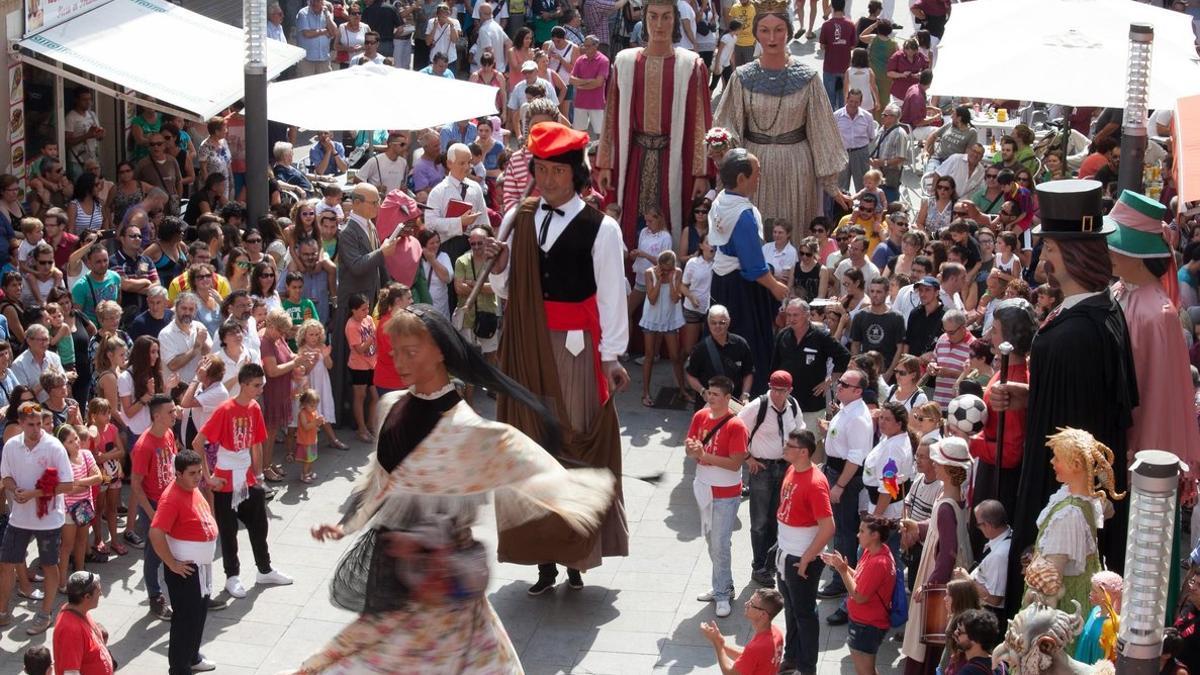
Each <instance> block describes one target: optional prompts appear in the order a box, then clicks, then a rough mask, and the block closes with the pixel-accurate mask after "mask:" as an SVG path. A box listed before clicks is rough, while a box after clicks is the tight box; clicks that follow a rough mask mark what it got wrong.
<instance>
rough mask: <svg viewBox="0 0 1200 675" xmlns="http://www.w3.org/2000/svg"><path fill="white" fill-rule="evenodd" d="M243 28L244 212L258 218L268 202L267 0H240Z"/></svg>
mask: <svg viewBox="0 0 1200 675" xmlns="http://www.w3.org/2000/svg"><path fill="white" fill-rule="evenodd" d="M243 2H244V5H243V12H244V13H243V21H242V23H243V25H244V26H245V30H246V66H245V75H246V83H245V84H246V93H245V97H244V99H243V100H244V103H245V112H244V114H245V116H246V214H247V222H250V223H254V222H257V221H258V218H259V216H262V215H264V214H266V212H267V206H268V205H269V203H270V195H269V194H268V193H267V178H266V176H265V175H263V167H264V163H265V162H267V161H268V154H267V153H268V148H267V0H243Z"/></svg>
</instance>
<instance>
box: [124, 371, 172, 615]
mask: <svg viewBox="0 0 1200 675" xmlns="http://www.w3.org/2000/svg"><path fill="white" fill-rule="evenodd" d="M147 408H148V409H149V410H150V428H149V429H147V430H146V431H145V433H143V434H142V435H141V436H140V437H139V438H138V440H137V443H135V444H134V445H133V452H132V453H131V454H130V464H131V465H132V469H133V477H132V478H130V480H129V488H130V501H131V502H132V503H133V505H134V506H136V507H137V530H138V534H139V535H141V537H142V539H143V540H145V538H146V536H147V535H149V533H150V521H151V520H153V519H154V512H155V509H157V508H158V500H159V498H161V497H162V493H163V490H166V489H167V485H168V484H170V482H171V480H172V479H173V478H174V477H175V465H174V464H173V462H174V461H175V453H176V452H178V448H177V447H176V445H175V432H173V431H171V429H172V428H173V427H174V426H175V421H176V420H177V419H178V416H177V413H176V410H177V409H176V407H175V401H173V400H171V397H170V396H167V395H166V394H155V395H154V396H152V397H151V398H150V403H149V404H148V405H147ZM142 553H143V560H144V563H143V565H142V575H143V576H144V577H145V580H146V593H147V594H148V595H149V596H150V613H152V614H154V616H156V617H158V618H159V619H161V620H163V621H170V620H171V614H172V612H171V607H170V606H169V605H168V604H167V599H166V598H165V597H164V596H163V592H162V587H161V586H160V585H159V583H158V571H159V569H160V568H161V567H162V561H161V560H160V559H159V557H158V554H157V553H155V551H154V547H153V546H146V547H145V548H143V549H142Z"/></svg>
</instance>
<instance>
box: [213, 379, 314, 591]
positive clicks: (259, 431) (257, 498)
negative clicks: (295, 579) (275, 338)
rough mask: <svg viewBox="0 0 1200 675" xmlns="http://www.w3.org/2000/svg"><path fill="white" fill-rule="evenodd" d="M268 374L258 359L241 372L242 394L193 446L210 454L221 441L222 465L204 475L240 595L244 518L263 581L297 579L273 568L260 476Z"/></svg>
mask: <svg viewBox="0 0 1200 675" xmlns="http://www.w3.org/2000/svg"><path fill="white" fill-rule="evenodd" d="M266 378H267V376H266V373H265V372H264V371H263V368H262V366H260V365H258V364H257V363H247V364H245V365H244V366H242V368H241V370H239V371H238V395H237V396H236V397H235V398H231V399H229V400H228V401H225V402H224V403H222V404H221V405H219V406H217V409H216V410H214V411H213V413H212V417H209V418H208V421H207V422H205V423H204V427H203V428H202V429H200V431H199V433H197V434H196V437H195V438H194V439H192V449H193V450H195V451H196V453H197V454H199V455H200V456H201V457H204V446H205V445H206V444H207V443H208V442H209V441H212V442H214V443H216V444H217V446H218V449H217V465H216V466H215V467H210V466H208V465H207V461H206V462H205V467H204V468H205V471H204V480H205V482H206V483H207V484H208V485H211V486H212V490H213V508H214V510H215V511H216V517H217V529H218V530H219V531H220V538H221V564H222V565H223V566H224V568H225V590H226V591H228V592H229V594H230V595H232V596H233V597H235V598H244V597H246V588H245V586H243V585H242V580H241V577H240V573H241V567H240V563H239V562H238V540H237V533H238V521H239V520H240V521H242V524H243V525H245V526H246V532H247V533H249V535H250V549H251V550H252V551H253V552H254V564H255V565H256V566H257V567H258V583H259V584H264V585H265V584H273V585H279V586H287V585H288V584H290V583H292V578H291V577H289V576H288V575H286V574H284V573H283V572H280V571H279V570H276V569H272V568H271V551H270V549H268V547H267V500H266V495H265V494H264V493H263V489H262V486H261V484H260V482H259V479H258V476H259V474H260V472H261V471H262V460H263V456H262V453H263V441H265V440H267V425H266V422H265V421H263V414H262V409H261V408H259V407H258V401H257V400H256V399H257V398H258V397H259V396H261V395H262V390H263V385H264V384H265V383H266V381H267V379H266Z"/></svg>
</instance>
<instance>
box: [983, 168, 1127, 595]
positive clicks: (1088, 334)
mask: <svg viewBox="0 0 1200 675" xmlns="http://www.w3.org/2000/svg"><path fill="white" fill-rule="evenodd" d="M1101 197H1102V186H1101V185H1100V183H1098V182H1096V181H1084V180H1063V181H1053V182H1050V183H1044V184H1042V185H1040V186H1038V201H1039V203H1040V205H1041V216H1042V223H1041V225H1039V226H1037V227H1036V228H1034V230H1033V234H1034V235H1037V236H1041V237H1042V242H1043V246H1042V258H1041V260H1042V265H1043V271H1044V273H1045V275H1046V278H1047V279H1048V280H1049V283H1050V285H1051V286H1053V287H1056V288H1060V289H1062V292H1063V296H1064V299H1063V302H1062V304H1061V305H1059V307H1058V309H1056V310H1054V311H1053V312H1051V313H1050V315H1049V316H1048V317H1046V320H1045V321H1044V322H1043V323H1042V325H1041V327H1040V328H1039V329H1038V332H1037V335H1036V336H1035V337H1034V339H1033V347H1032V349H1031V350H1030V355H1029V384H1027V385H1026V384H1020V383H1015V382H1010V383H1008V384H1006V385H995V386H993V387H992V389H991V392H992V393H991V397H990V399H991V403H992V407H993V410H992V412H993V413H995V412H999V411H1001V410H1006V409H1007V410H1014V411H1019V410H1022V409H1024V410H1025V411H1026V412H1025V414H1026V435H1025V453H1024V457H1023V460H1022V463H1021V478H1020V488H1019V490H1018V494H1020V495H1021V499H1020V500H1019V501H1018V502H1017V508H1016V513H1015V514H1014V518H1013V521H1012V522H1013V539H1012V549H1011V550H1012V551H1013V552H1015V553H1016V555H1011V556H1009V561H1008V568H1009V572H1008V575H1009V578H1010V579H1020V578H1021V561H1020V552H1021V551H1024V550H1025V549H1026V548H1027V547H1029V546H1030V545H1032V544H1033V542H1034V540H1035V538H1036V537H1037V533H1038V525H1037V516H1038V514H1039V512H1040V511H1041V510H1042V508H1043V507H1044V506H1045V505H1046V502H1047V500H1048V499H1049V497H1050V495H1051V494H1053V493H1054V491H1055V490H1057V489H1058V481H1057V480H1055V477H1054V475H1055V474H1054V469H1053V467H1052V466H1051V463H1050V451H1049V450H1048V449H1047V447H1046V437H1047V436H1049V435H1050V434H1053V433H1055V432H1056V431H1057V430H1058V429H1060V428H1062V427H1074V428H1078V429H1084V430H1086V431H1088V432H1090V433H1091V434H1092V435H1093V436H1095V437H1096V440H1098V441H1100V442H1101V443H1104V444H1105V445H1107V446H1108V447H1109V448H1112V451H1113V454H1114V455H1115V458H1114V461H1113V471H1114V473H1115V478H1116V488H1117V491H1119V492H1124V491H1125V490H1126V488H1127V484H1128V476H1127V474H1126V470H1127V468H1128V462H1127V461H1126V452H1125V450H1126V447H1127V444H1126V435H1127V433H1128V431H1129V428H1130V426H1131V425H1132V424H1133V418H1132V410H1133V409H1134V408H1135V407H1136V406H1137V405H1138V391H1137V380H1136V378H1135V374H1134V365H1133V355H1132V353H1131V351H1130V345H1129V331H1128V329H1127V328H1126V325H1125V315H1124V313H1123V312H1122V311H1121V306H1120V304H1118V303H1117V301H1116V299H1115V298H1114V297H1113V294H1112V292H1111V291H1110V290H1109V288H1108V284H1109V281H1110V280H1111V279H1112V262H1111V260H1110V259H1109V256H1108V245H1107V242H1106V240H1105V237H1106V236H1107V235H1108V234H1110V233H1111V232H1113V231H1115V230H1116V226H1115V225H1114V224H1111V223H1106V222H1104V219H1103V215H1102V211H1101ZM1014 414H1020V413H1019V412H1017V413H1014ZM1128 504H1129V501H1128V500H1123V501H1119V502H1116V504H1115V508H1116V513H1115V515H1114V516H1113V517H1112V518H1111V519H1109V521H1108V522H1106V523H1105V524H1104V528H1103V529H1102V530H1101V535H1100V536H1101V539H1100V554H1101V555H1102V556H1103V557H1104V566H1105V567H1106V568H1107V569H1110V570H1113V571H1115V572H1117V573H1118V574H1120V573H1123V572H1124V569H1125V534H1126V529H1127V525H1128V523H1127V520H1128V516H1129V506H1128ZM1022 592H1023V586H1022V584H1010V585H1009V589H1008V598H1007V604H1006V607H1007V608H1008V611H1010V612H1015V610H1016V609H1017V608H1019V606H1020V602H1021V594H1022Z"/></svg>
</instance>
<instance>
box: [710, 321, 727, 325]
mask: <svg viewBox="0 0 1200 675" xmlns="http://www.w3.org/2000/svg"><path fill="white" fill-rule="evenodd" d="M708 325H710V326H728V325H729V322H728V321H709V322H708Z"/></svg>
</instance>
